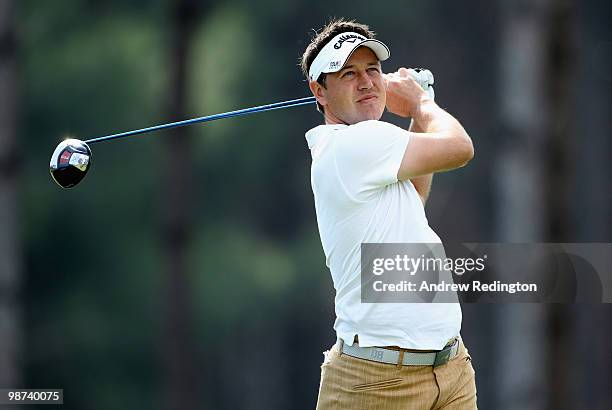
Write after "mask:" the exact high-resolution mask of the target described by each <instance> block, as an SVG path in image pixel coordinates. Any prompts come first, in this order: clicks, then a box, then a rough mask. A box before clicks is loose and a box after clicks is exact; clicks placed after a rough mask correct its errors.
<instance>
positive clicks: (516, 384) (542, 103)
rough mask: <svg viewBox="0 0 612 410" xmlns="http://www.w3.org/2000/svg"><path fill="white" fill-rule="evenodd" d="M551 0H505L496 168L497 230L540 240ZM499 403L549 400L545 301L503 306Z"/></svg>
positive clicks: (505, 238) (532, 405) (526, 405)
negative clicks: (547, 48)
mask: <svg viewBox="0 0 612 410" xmlns="http://www.w3.org/2000/svg"><path fill="white" fill-rule="evenodd" d="M551 1H552V0H537V1H527V0H521V1H515V0H500V10H501V15H500V23H501V24H500V30H501V31H500V35H501V42H500V48H501V49H500V62H499V63H500V77H499V81H500V87H499V89H500V106H499V109H500V114H501V122H502V124H503V126H504V131H505V133H504V135H502V136H501V137H502V138H503V139H502V140H501V141H500V144H499V146H500V147H501V149H502V152H501V153H500V155H499V158H500V160H499V162H498V168H497V169H496V170H495V176H496V178H497V184H496V186H497V187H498V192H497V200H496V202H497V204H498V208H497V209H498V210H497V212H498V214H497V215H498V217H497V230H498V235H497V236H498V237H499V239H500V240H501V241H502V242H540V241H543V239H544V235H545V233H546V229H547V227H546V223H545V219H546V214H545V212H544V211H545V206H544V199H545V195H544V192H545V188H544V184H545V164H544V163H543V162H544V161H543V158H545V155H543V154H544V144H545V139H546V136H547V133H546V125H547V122H548V116H549V111H548V106H547V104H546V99H545V91H546V90H545V87H543V84H544V83H545V82H544V80H545V78H544V76H545V74H546V63H547V61H546V47H547V43H546V24H547V15H548V10H549V8H550V2H551ZM495 308H496V310H497V323H498V332H497V337H498V340H494V341H491V342H493V343H495V344H496V347H497V349H496V351H497V352H499V355H498V357H497V360H498V362H497V366H498V367H497V369H496V373H497V377H496V386H497V388H498V391H497V394H498V396H497V399H496V402H495V403H494V406H491V407H495V408H499V409H516V408H520V409H522V410H535V409H542V408H544V407H545V406H546V403H545V399H546V397H545V395H544V394H542V392H544V391H546V376H547V373H546V372H545V368H544V363H545V347H546V346H547V344H546V332H545V325H544V324H545V323H546V318H547V317H546V309H545V306H543V305H540V304H515V305H497V306H495Z"/></svg>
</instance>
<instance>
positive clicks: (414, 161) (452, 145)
mask: <svg viewBox="0 0 612 410" xmlns="http://www.w3.org/2000/svg"><path fill="white" fill-rule="evenodd" d="M473 155H474V152H473V147H472V144H471V142H470V140H469V138H458V137H457V136H455V135H453V134H452V133H450V132H437V133H410V141H409V142H408V145H407V146H406V150H405V152H404V157H403V158H402V162H401V165H400V168H399V170H398V172H397V179H399V180H402V181H403V180H406V179H410V178H414V177H417V176H419V175H425V174H431V173H434V172H440V171H448V170H450V169H455V168H459V167H461V166H463V165H465V164H466V163H467V162H468V161H469V160H470V159H471V158H472V157H473Z"/></svg>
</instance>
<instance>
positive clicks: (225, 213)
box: [0, 0, 612, 410]
mask: <svg viewBox="0 0 612 410" xmlns="http://www.w3.org/2000/svg"><path fill="white" fill-rule="evenodd" d="M611 8H612V7H611V6H610V4H609V2H605V1H584V2H578V1H577V0H574V1H570V0H537V1H527V0H522V1H519V0H517V1H510V0H507V1H504V0H498V1H476V0H466V1H461V2H445V1H425V0H421V1H406V0H404V1H396V0H383V1H379V2H369V1H368V2H366V1H351V2H341V1H325V2H322V1H321V2H297V1H283V2H280V1H271V0H262V1H258V2H249V1H235V2H221V1H195V0H174V1H173V0H150V1H145V0H131V1H119V0H112V1H111V0H109V1H105V2H99V1H93V0H61V1H53V2H42V1H34V0H19V1H18V0H0V387H22V388H63V389H64V393H65V405H64V408H66V409H80V410H85V409H104V410H111V409H159V410H166V409H196V408H198V409H312V408H314V405H315V402H316V397H317V390H318V385H319V365H320V363H321V361H322V359H323V356H322V354H321V352H322V351H323V350H325V349H327V348H328V347H329V346H330V345H331V344H332V343H333V342H334V340H335V336H334V333H333V330H332V324H333V319H334V313H333V295H334V293H333V287H332V283H331V278H330V275H329V272H328V271H327V269H326V267H325V263H324V256H323V251H322V248H321V245H320V242H319V237H318V232H317V226H316V220H315V214H314V206H313V198H312V191H311V188H310V179H309V166H310V154H309V151H308V149H307V145H306V142H305V140H304V132H305V131H307V130H308V129H309V128H311V127H313V126H315V125H317V124H318V123H320V122H321V117H320V116H319V114H318V113H317V112H316V111H315V109H314V107H299V108H291V109H287V110H283V111H275V112H269V113H264V114H257V115H254V116H248V117H242V118H236V119H229V120H221V121H217V122H214V123H210V124H206V125H196V126H191V127H186V128H182V129H176V130H173V131H167V132H159V133H156V134H146V135H143V136H140V137H134V138H131V139H129V140H125V141H121V142H113V143H102V144H97V145H95V146H94V157H93V166H92V169H91V171H90V173H89V174H88V176H87V178H86V179H85V181H84V182H83V183H82V184H81V185H79V186H78V187H77V188H75V189H73V190H69V191H64V190H61V189H60V188H59V187H57V186H56V185H55V184H54V183H53V182H52V180H51V178H50V176H49V173H48V164H49V158H50V155H51V152H52V151H53V149H54V148H55V146H56V144H57V143H58V142H59V141H60V139H61V138H62V137H64V136H66V135H72V136H76V137H77V138H80V139H87V138H90V137H95V136H99V135H105V134H109V133H112V132H118V131H123V130H129V129H134V128H140V127H143V126H148V125H154V124H158V123H162V122H167V121H172V120H178V119H184V118H190V117H195V116H201V115H205V114H210V113H217V112H222V111H226V110H233V109H238V108H243V107H250V106H254V105H259V104H264V103H269V102H274V101H281V100H287V99H292V98H298V97H302V96H307V95H308V94H309V92H308V88H307V84H306V83H305V81H304V80H303V78H302V75H301V73H300V71H299V68H298V65H297V64H298V57H299V56H300V55H301V53H302V51H303V50H304V48H305V47H306V45H307V44H308V41H309V39H310V36H311V34H312V29H313V28H317V29H318V28H320V27H321V26H322V25H323V24H324V23H325V22H326V21H327V20H328V19H329V17H331V16H344V17H347V18H355V19H357V20H360V21H363V22H365V23H368V24H370V25H371V27H372V28H373V29H374V30H375V31H377V32H378V35H379V38H380V39H382V40H383V41H385V42H386V43H387V44H388V45H389V46H390V48H391V50H392V58H391V60H389V61H388V62H385V64H384V65H383V68H384V69H385V71H393V70H396V69H397V68H398V67H400V66H408V67H427V68H430V69H431V70H432V71H433V72H434V73H435V75H436V94H437V100H438V102H439V104H440V105H441V106H443V107H445V108H447V109H448V110H449V111H450V112H451V113H453V114H455V115H456V116H457V117H458V118H459V119H460V120H461V121H462V123H463V124H464V125H465V127H466V129H467V130H468V131H469V133H470V134H471V136H472V139H473V140H474V145H475V148H476V156H475V158H474V160H473V161H472V162H471V163H470V164H469V166H468V167H466V168H464V169H461V170H459V171H456V172H451V173H448V174H440V175H437V176H435V177H434V185H433V190H432V194H431V198H430V200H429V202H428V205H427V211H428V217H429V221H430V223H431V225H432V226H433V228H434V229H435V230H436V231H437V232H438V234H439V235H440V236H441V237H442V238H443V239H444V240H448V241H459V242H469V241H472V242H546V241H548V242H611V241H612V220H611V215H612V196H611V189H610V186H611V184H610V176H611V174H612V161H611V159H612V158H611V153H612V146H611V145H612V138H611V135H612V134H611V133H612V121H611V118H612V116H611V115H610V113H612V92H611V91H612V81H611V78H612V77H611V72H612V71H611V69H612V62H611V56H612V32H611V30H610V26H609V15H610V11H611V10H610V9H611ZM385 119H387V120H389V121H392V122H394V123H396V124H399V125H404V126H406V124H405V123H404V122H402V121H401V120H398V119H397V118H392V117H388V116H385ZM463 312H464V321H463V330H462V335H463V337H464V339H465V341H466V344H467V346H468V347H469V349H470V352H471V354H472V356H473V359H474V362H473V363H474V367H475V368H476V372H477V384H478V397H479V407H480V408H482V409H609V408H610V407H611V404H610V403H611V402H612V382H611V373H612V370H611V369H612V349H610V347H609V341H610V340H611V337H612V330H611V329H612V326H611V324H612V307H611V306H610V305H596V304H592V305H535V304H529V305H528V304H525V305H465V306H464V307H463Z"/></svg>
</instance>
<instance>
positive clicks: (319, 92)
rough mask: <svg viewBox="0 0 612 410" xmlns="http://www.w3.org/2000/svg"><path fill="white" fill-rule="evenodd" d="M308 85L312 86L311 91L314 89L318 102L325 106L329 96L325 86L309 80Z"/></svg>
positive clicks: (313, 93) (313, 92)
mask: <svg viewBox="0 0 612 410" xmlns="http://www.w3.org/2000/svg"><path fill="white" fill-rule="evenodd" d="M308 87H310V91H312V95H314V96H315V97H316V98H317V102H318V103H319V104H321V105H322V106H323V107H325V106H326V105H327V98H326V97H325V91H327V90H325V87H323V86H322V85H321V84H319V83H318V82H316V81H309V82H308Z"/></svg>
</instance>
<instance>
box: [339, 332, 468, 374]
mask: <svg viewBox="0 0 612 410" xmlns="http://www.w3.org/2000/svg"><path fill="white" fill-rule="evenodd" d="M459 342H460V338H459V337H457V338H455V341H454V342H453V343H452V344H451V345H449V346H447V347H445V348H444V349H442V350H440V351H437V352H422V353H417V352H408V351H406V350H404V349H400V350H392V349H385V348H384V347H361V346H359V345H358V344H357V343H353V345H352V346H349V345H347V344H346V343H344V341H341V343H342V353H344V354H346V355H348V356H352V357H356V358H358V359H365V360H371V361H373V362H379V363H387V364H397V365H399V363H400V355H402V354H403V356H404V357H403V358H402V361H401V363H402V365H404V366H433V367H437V366H441V365H443V364H445V363H446V362H448V361H449V360H451V359H452V358H453V357H455V356H456V355H457V352H458V351H459Z"/></svg>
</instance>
